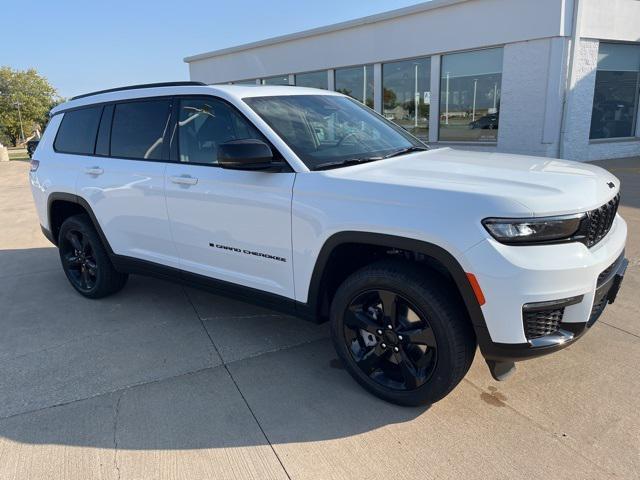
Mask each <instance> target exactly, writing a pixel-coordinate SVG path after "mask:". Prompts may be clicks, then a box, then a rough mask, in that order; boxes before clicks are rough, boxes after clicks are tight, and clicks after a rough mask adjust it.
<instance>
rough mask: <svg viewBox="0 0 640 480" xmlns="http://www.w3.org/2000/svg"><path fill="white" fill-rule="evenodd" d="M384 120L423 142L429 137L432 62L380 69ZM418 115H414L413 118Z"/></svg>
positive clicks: (423, 60)
mask: <svg viewBox="0 0 640 480" xmlns="http://www.w3.org/2000/svg"><path fill="white" fill-rule="evenodd" d="M382 100H383V114H384V116H385V117H386V118H387V119H389V120H391V121H393V122H395V123H396V124H398V125H400V126H401V127H402V128H404V129H405V130H408V131H409V132H411V133H412V134H413V135H415V136H416V137H418V138H421V139H423V140H427V139H428V137H429V111H430V107H431V59H430V58H416V59H414V60H405V61H401V62H392V63H385V64H383V65H382ZM416 112H417V114H416Z"/></svg>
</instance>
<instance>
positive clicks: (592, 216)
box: [585, 194, 620, 247]
mask: <svg viewBox="0 0 640 480" xmlns="http://www.w3.org/2000/svg"><path fill="white" fill-rule="evenodd" d="M619 204H620V194H617V195H616V196H615V197H613V198H612V199H611V200H609V201H608V202H607V203H605V204H604V205H602V206H601V207H600V208H596V209H595V210H591V211H590V212H587V218H588V224H587V230H586V238H585V242H586V244H587V247H593V246H594V245H595V244H596V243H598V242H599V241H600V240H602V239H603V238H604V237H605V235H606V234H607V233H609V230H610V229H611V225H612V224H613V220H614V219H615V218H616V213H617V211H618V205H619Z"/></svg>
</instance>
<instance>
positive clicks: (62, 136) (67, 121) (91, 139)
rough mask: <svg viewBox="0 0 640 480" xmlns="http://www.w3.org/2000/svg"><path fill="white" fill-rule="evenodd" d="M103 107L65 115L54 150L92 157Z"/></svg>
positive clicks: (84, 109)
mask: <svg viewBox="0 0 640 480" xmlns="http://www.w3.org/2000/svg"><path fill="white" fill-rule="evenodd" d="M101 114H102V106H100V107H91V108H83V109H81V110H73V111H71V112H66V113H64V114H63V115H64V116H63V117H62V123H61V124H60V128H59V129H58V134H57V135H56V140H55V142H54V148H55V149H56V151H58V152H63V153H80V154H85V155H92V154H93V149H94V147H95V144H96V133H97V131H98V123H100V115H101Z"/></svg>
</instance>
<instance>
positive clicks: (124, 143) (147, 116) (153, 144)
mask: <svg viewBox="0 0 640 480" xmlns="http://www.w3.org/2000/svg"><path fill="white" fill-rule="evenodd" d="M169 110H170V103H169V101H168V100H152V101H146V102H129V103H120V104H117V105H116V107H115V111H114V113H113V126H112V127H111V156H112V157H123V158H137V159H140V160H160V159H162V139H163V137H164V132H165V129H166V128H167V124H168V120H169Z"/></svg>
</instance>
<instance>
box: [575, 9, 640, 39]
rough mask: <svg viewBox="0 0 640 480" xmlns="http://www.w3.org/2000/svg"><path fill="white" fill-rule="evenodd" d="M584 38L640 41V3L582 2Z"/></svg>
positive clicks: (582, 31) (582, 34) (582, 33)
mask: <svg viewBox="0 0 640 480" xmlns="http://www.w3.org/2000/svg"><path fill="white" fill-rule="evenodd" d="M581 1H582V2H583V6H582V9H583V10H582V26H581V31H580V35H581V36H582V37H583V38H598V39H601V40H617V41H621V42H622V41H624V42H638V41H640V24H639V22H640V1H638V0H581Z"/></svg>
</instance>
